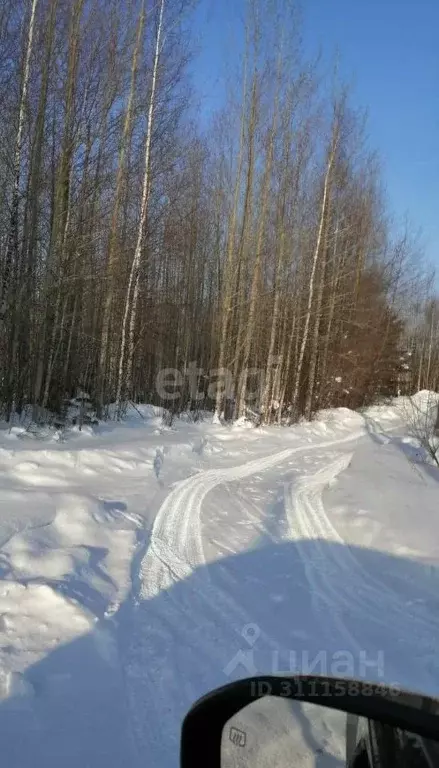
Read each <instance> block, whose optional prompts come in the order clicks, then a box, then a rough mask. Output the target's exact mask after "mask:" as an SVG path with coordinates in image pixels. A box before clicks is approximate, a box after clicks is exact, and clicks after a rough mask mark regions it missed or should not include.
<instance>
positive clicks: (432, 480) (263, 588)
mask: <svg viewBox="0 0 439 768" xmlns="http://www.w3.org/2000/svg"><path fill="white" fill-rule="evenodd" d="M372 416H373V420H372ZM141 433H142V434H143V438H140V437H139V434H140V432H139V430H132V434H133V439H131V435H130V434H129V430H128V431H125V432H124V434H123V437H124V441H123V442H122V441H121V439H120V435H117V432H116V434H113V435H112V438H113V444H112V445H111V444H110V441H109V440H108V441H107V442H105V441H104V443H103V445H102V444H100V445H99V446H96V445H95V444H94V443H93V442H92V441H93V438H92V437H91V438H90V442H89V444H88V445H86V444H85V443H84V438H82V437H80V438H78V442H77V445H76V446H75V445H74V444H72V445H69V446H68V450H67V449H66V447H65V446H60V447H59V449H55V448H54V447H53V446H51V447H50V450H47V446H46V448H44V449H42V448H41V446H37V447H36V448H33V447H30V446H29V445H28V444H26V443H24V442H23V444H21V443H20V441H18V440H17V441H16V444H15V443H11V441H10V442H9V443H8V444H7V446H6V447H5V448H3V455H2V459H3V464H2V467H1V469H0V471H2V476H3V478H4V491H3V493H4V495H5V498H6V499H7V500H8V499H9V503H10V502H11V501H15V502H16V506H15V509H17V510H19V508H20V499H22V500H26V502H27V505H28V506H27V508H26V510H25V511H24V512H21V514H22V517H21V518H20V513H18V514H17V515H16V519H14V520H13V521H11V519H10V515H9V516H8V515H7V510H6V509H5V510H4V512H5V514H4V515H3V518H0V535H1V534H2V530H3V529H4V531H5V534H4V537H3V541H4V545H3V548H2V552H1V564H2V569H3V579H4V581H3V583H2V586H0V589H1V594H0V608H1V623H0V641H1V657H0V658H1V668H2V670H3V678H4V686H3V688H4V696H3V702H2V704H1V706H0V710H1V711H0V738H1V739H2V745H3V750H4V754H5V755H6V757H7V764H8V765H9V766H17V767H18V766H20V767H21V768H26V766H30V765H35V764H41V765H43V764H44V765H45V766H55V765H59V764H60V763H62V764H63V765H64V766H72V768H73V766H77V765H79V764H81V765H90V766H91V765H93V766H105V767H106V768H113V767H114V768H116V766H122V765H124V766H125V765H132V766H134V768H137V767H138V766H139V767H140V765H144V764H145V762H147V763H148V764H151V765H156V766H163V768H171V766H176V765H177V760H178V740H179V728H180V723H181V719H182V717H183V715H184V713H185V712H186V710H187V709H188V708H189V706H190V705H191V704H192V703H193V701H194V700H195V699H196V698H198V697H199V696H200V695H202V694H204V693H205V692H206V691H208V690H209V689H211V688H213V687H215V686H218V685H222V684H224V683H225V682H227V681H228V680H231V679H234V678H237V677H242V676H245V675H247V674H251V673H254V674H256V673H266V672H279V671H284V672H288V671H291V672H294V671H297V670H299V669H302V670H303V671H307V669H308V670H310V669H312V668H313V666H314V671H317V672H322V673H327V674H331V673H332V674H338V675H343V674H344V675H348V676H353V675H354V676H358V675H362V676H365V677H369V678H373V679H378V680H386V681H387V682H397V683H399V684H403V685H406V686H409V687H412V688H418V689H422V690H425V691H427V692H432V693H433V692H436V693H438V692H439V663H438V662H437V660H436V655H437V654H436V653H435V651H436V649H437V637H438V630H439V601H438V598H437V595H438V594H439V592H438V586H439V576H438V570H437V564H438V562H439V559H438V553H439V536H438V530H439V525H438V523H437V521H436V519H435V518H436V514H435V510H436V508H437V493H438V489H439V486H438V485H437V483H438V479H439V478H438V477H437V475H435V473H434V472H432V471H431V470H427V468H425V467H424V465H423V464H421V463H416V464H414V463H413V461H414V458H413V457H414V456H415V455H416V452H415V449H414V448H413V445H412V443H411V442H410V440H409V439H407V438H404V433H403V429H402V427H401V425H400V423H399V421H398V418H397V416H396V412H395V411H394V410H392V409H387V410H386V409H382V410H381V411H380V410H379V409H376V410H375V411H374V412H373V414H371V415H370V416H369V417H368V418H367V419H364V418H363V417H360V416H358V415H356V414H350V413H349V412H346V411H339V412H329V413H327V414H323V415H322V418H321V419H320V421H319V422H315V423H314V424H311V425H302V426H300V427H297V428H294V429H292V430H274V429H273V430H245V429H241V428H239V427H238V428H236V429H233V430H230V429H224V428H221V427H218V426H215V425H212V424H210V423H209V424H204V425H199V426H198V425H196V426H195V425H191V426H190V425H181V431H180V432H179V431H178V429H177V430H173V431H167V432H163V431H160V429H159V427H158V421H157V423H156V422H153V420H152V419H151V423H150V425H149V430H147V428H146V427H145V426H144V427H143V428H142V430H141ZM115 437H118V439H119V444H117V441H116V440H115ZM19 443H20V444H19ZM11 444H12V445H13V449H12V450H11V449H10V445H11ZM110 446H111V447H110ZM105 452H106V454H105V458H102V457H103V454H104V453H105ZM158 457H159V458H158ZM409 459H410V461H409ZM121 464H124V467H121ZM60 467H63V468H64V469H63V471H61V472H60ZM98 467H99V469H98V470H97V468H98ZM118 467H119V468H120V469H121V471H120V472H119V473H117V472H116V468H118ZM116 473H117V474H118V477H116V476H115V475H116ZM37 476H38V477H39V480H38V481H37V480H36V477H37ZM55 481H57V483H55ZM37 485H38V492H37V493H35V490H34V488H35V486H37ZM54 488H56V490H53V489H54ZM79 489H80V490H79ZM14 494H15V495H14ZM32 494H33V495H34V508H33V509H32ZM23 515H24V517H23ZM20 520H21V522H20ZM2 526H3V528H2ZM422 530H424V535H422ZM44 590H45V591H44ZM29 606H30V607H29ZM301 718H302V719H301V721H300V722H301V725H300V728H299V730H300V732H301V734H302V742H303V743H302V744H301V748H300V749H301V751H300V754H301V758H300V760H301V762H300V764H301V765H302V764H303V765H306V764H309V765H314V764H318V765H322V766H335V765H339V764H341V762H340V761H342V757H343V719H342V718H341V717H340V715H337V714H336V713H330V712H327V711H325V710H322V711H321V712H320V713H319V714H316V712H314V713H309V712H305V713H302V715H301ZM24 732H26V734H27V736H28V738H27V739H20V734H23V733H24ZM316 745H317V746H318V747H319V750H318V759H317V758H316V756H315V755H316ZM290 752H291V749H290ZM36 755H37V756H38V759H37V760H36V759H35V756H36ZM307 760H308V762H307Z"/></svg>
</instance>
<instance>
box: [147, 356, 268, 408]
mask: <svg viewBox="0 0 439 768" xmlns="http://www.w3.org/2000/svg"><path fill="white" fill-rule="evenodd" d="M279 362H280V360H278V359H276V358H275V359H274V362H273V369H272V371H273V375H274V372H275V369H276V366H277V365H278V363H279ZM266 378H267V370H266V369H264V368H245V369H244V370H243V371H241V374H240V380H239V383H238V388H239V389H241V387H244V388H245V392H246V396H245V398H246V402H247V403H250V402H257V401H258V399H259V398H260V397H261V394H262V392H263V391H264V387H265V382H266ZM234 381H235V379H234V376H233V373H232V372H231V371H229V370H228V369H227V368H211V369H210V370H209V371H205V370H204V369H203V368H199V367H198V366H197V363H196V362H192V363H189V364H188V365H187V366H186V368H185V369H184V370H183V371H181V370H179V369H178V368H162V370H160V371H159V372H158V374H157V376H156V380H155V386H156V392H157V394H158V395H159V397H160V398H161V399H162V400H164V401H170V402H175V401H176V400H179V399H180V397H181V394H182V391H183V390H186V392H187V393H188V395H189V397H190V399H191V400H192V401H194V402H197V403H201V402H203V400H206V399H210V400H215V399H216V397H217V395H218V392H220V394H221V396H222V397H224V398H225V399H233V398H234V397H235V386H234Z"/></svg>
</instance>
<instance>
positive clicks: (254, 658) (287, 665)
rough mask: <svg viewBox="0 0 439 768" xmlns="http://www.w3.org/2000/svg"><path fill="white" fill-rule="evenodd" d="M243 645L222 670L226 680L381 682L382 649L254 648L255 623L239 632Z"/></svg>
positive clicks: (256, 630) (255, 642) (257, 629)
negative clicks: (296, 678)
mask: <svg viewBox="0 0 439 768" xmlns="http://www.w3.org/2000/svg"><path fill="white" fill-rule="evenodd" d="M241 634H242V638H243V641H244V642H243V644H242V648H240V649H239V650H238V651H237V653H236V654H235V655H234V656H233V658H232V659H230V661H229V662H228V663H227V664H226V666H225V667H224V670H223V671H224V674H225V675H226V676H227V677H232V676H233V677H237V676H240V677H242V676H243V675H245V676H248V677H254V676H256V675H295V674H296V675H297V674H300V675H319V676H322V677H336V678H342V677H343V678H358V679H363V680H367V679H369V680H370V679H373V680H384V678H385V654H384V651H383V650H377V651H374V653H373V654H372V653H370V652H369V651H366V650H361V649H360V650H359V651H358V652H356V653H353V652H352V651H350V650H347V649H342V648H340V649H338V650H335V651H327V650H324V649H322V650H315V649H313V650H312V651H310V650H307V649H301V650H298V649H294V648H292V649H289V650H282V651H279V650H276V649H273V650H271V651H268V650H267V649H265V650H263V649H262V648H261V649H259V650H258V649H257V647H256V646H257V642H258V640H259V638H260V636H261V630H260V628H259V627H258V625H257V624H246V625H245V627H243V629H242V632H241Z"/></svg>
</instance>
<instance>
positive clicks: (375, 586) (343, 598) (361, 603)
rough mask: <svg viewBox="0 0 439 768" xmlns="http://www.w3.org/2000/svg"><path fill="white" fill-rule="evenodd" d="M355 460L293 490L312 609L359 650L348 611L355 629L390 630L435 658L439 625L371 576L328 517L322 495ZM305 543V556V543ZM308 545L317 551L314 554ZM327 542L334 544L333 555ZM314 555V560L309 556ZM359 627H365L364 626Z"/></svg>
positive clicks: (295, 528)
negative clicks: (304, 543) (325, 616)
mask: <svg viewBox="0 0 439 768" xmlns="http://www.w3.org/2000/svg"><path fill="white" fill-rule="evenodd" d="M351 457H352V456H351V455H343V456H340V457H339V458H337V459H336V460H335V461H334V462H332V463H331V464H330V465H329V466H326V467H324V468H323V469H320V470H318V471H317V472H315V473H314V475H312V476H308V477H304V478H301V479H300V480H299V481H298V482H297V483H296V484H293V485H292V486H291V487H290V494H289V497H288V498H287V499H286V512H287V517H288V519H289V524H290V533H291V538H293V539H294V540H295V541H296V544H297V547H298V550H299V554H300V556H301V558H302V561H303V564H304V568H305V572H306V575H307V579H308V581H309V584H310V588H311V592H312V594H313V600H314V606H315V608H316V609H318V602H319V601H321V603H323V604H324V605H325V606H326V612H327V614H328V615H330V616H332V618H333V621H334V624H335V625H336V627H337V631H338V632H341V635H342V636H343V637H345V639H346V640H347V641H348V642H349V643H350V645H351V647H354V648H355V649H356V650H357V651H358V650H360V644H359V642H358V640H357V638H356V636H355V633H353V632H352V631H351V629H350V628H349V627H348V626H347V624H346V621H345V620H344V619H343V617H342V615H341V614H342V612H343V611H345V612H346V613H347V614H348V615H349V616H350V618H352V617H355V620H356V622H355V623H356V624H358V625H360V622H361V621H363V622H364V620H365V619H366V621H367V623H368V624H369V625H370V624H371V623H373V624H374V625H376V626H378V627H380V628H381V630H382V628H383V627H384V628H386V630H388V629H389V628H390V629H391V631H392V633H394V635H395V636H397V637H398V638H403V639H406V638H407V641H408V642H410V643H411V644H413V645H414V646H415V647H416V649H422V650H423V651H424V652H426V653H427V655H430V656H432V655H434V652H435V645H436V638H437V634H438V631H439V625H438V622H437V621H436V620H434V619H433V618H432V617H431V616H429V615H428V614H427V613H426V612H424V611H422V610H420V609H418V610H416V609H415V610H413V607H412V606H407V605H405V604H403V603H402V602H401V597H400V595H398V594H397V593H396V592H394V591H393V590H392V589H391V588H390V587H389V586H388V585H386V584H385V583H384V582H383V581H381V580H380V579H379V578H377V577H375V576H374V575H373V574H371V573H370V572H368V571H367V570H366V569H365V568H364V567H363V565H362V564H361V563H360V561H359V560H358V558H357V557H355V555H354V553H353V552H352V549H351V548H350V547H349V545H348V544H347V543H346V542H345V541H344V539H343V538H342V537H341V536H340V534H339V533H338V531H337V530H336V528H335V527H334V526H333V525H332V523H331V521H330V519H329V517H328V516H327V514H326V512H325V509H324V505H323V500H322V494H323V491H324V489H325V488H326V487H327V486H328V485H329V484H330V482H331V481H333V480H334V479H335V478H336V477H337V476H338V475H339V474H340V473H341V472H343V471H344V470H345V469H347V467H348V465H349V463H350V460H351ZM303 539H306V541H307V546H306V553H305V549H304V547H303V546H301V540H303ZM310 542H313V548H312V549H310ZM326 542H334V543H335V544H336V545H341V546H337V547H336V548H334V555H333V556H331V555H330V552H331V547H327V546H325V543H326ZM310 553H311V554H310ZM360 626H361V625H360Z"/></svg>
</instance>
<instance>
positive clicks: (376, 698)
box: [180, 675, 439, 768]
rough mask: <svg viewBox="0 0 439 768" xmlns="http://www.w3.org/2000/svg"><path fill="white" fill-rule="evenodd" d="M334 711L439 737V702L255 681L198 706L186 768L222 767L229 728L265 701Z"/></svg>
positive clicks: (367, 689) (326, 681)
mask: <svg viewBox="0 0 439 768" xmlns="http://www.w3.org/2000/svg"><path fill="white" fill-rule="evenodd" d="M267 695H269V696H274V697H279V698H287V699H293V700H297V701H302V702H309V703H311V704H316V705H320V706H324V707H329V708H331V709H335V710H338V711H341V712H346V713H348V714H350V715H356V716H359V717H362V718H366V719H367V720H374V721H377V722H380V723H383V724H385V725H387V726H391V727H393V728H399V729H401V730H404V731H408V732H411V733H415V734H418V735H420V736H423V737H425V738H427V739H434V740H436V739H438V738H439V702H438V701H436V700H435V699H430V698H428V697H425V696H421V695H418V694H414V693H405V692H401V691H399V690H398V689H394V688H391V687H389V686H385V685H381V684H372V683H367V682H365V681H359V680H348V679H341V678H325V677H318V676H313V675H297V676H291V677H254V678H247V679H245V680H239V681H237V682H234V683H230V684H228V685H226V686H223V687H222V688H219V689H217V690H215V691H213V692H211V693H209V694H207V695H206V696H204V697H203V698H201V699H200V700H199V701H197V702H196V703H195V704H194V706H193V707H192V709H191V710H190V711H189V712H188V714H187V715H186V717H185V719H184V722H183V727H182V735H181V753H180V754H181V762H180V765H181V768H206V766H209V768H221V740H222V735H223V729H224V726H225V725H226V723H227V722H228V721H229V720H230V719H231V718H232V717H233V716H234V715H236V714H237V713H238V712H240V711H241V710H242V709H244V708H245V707H247V706H248V705H249V704H251V703H252V702H255V701H256V700H257V699H260V698H262V697H263V696H267Z"/></svg>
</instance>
